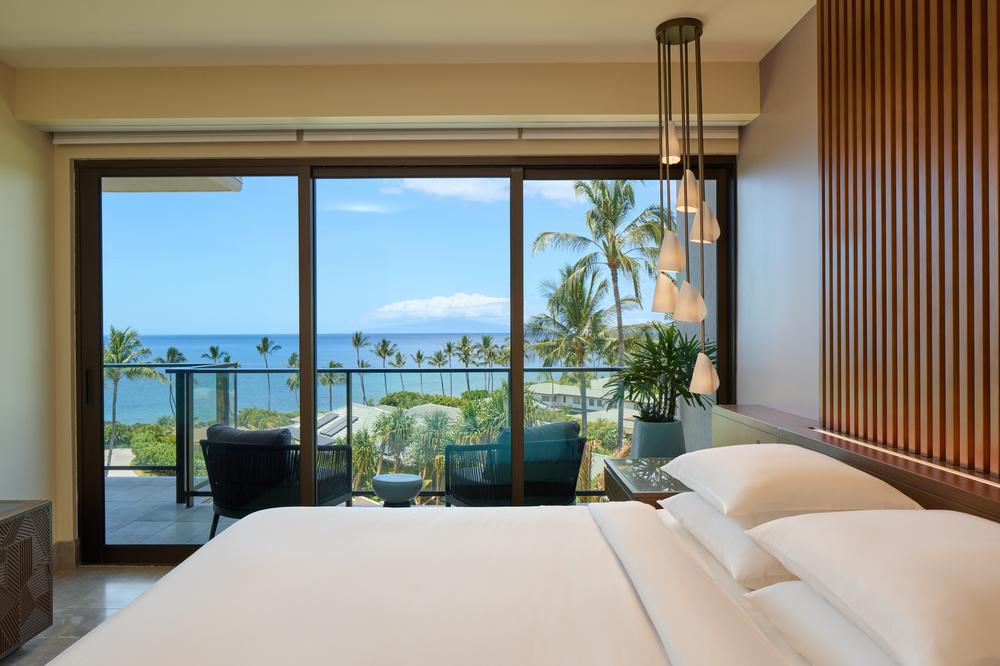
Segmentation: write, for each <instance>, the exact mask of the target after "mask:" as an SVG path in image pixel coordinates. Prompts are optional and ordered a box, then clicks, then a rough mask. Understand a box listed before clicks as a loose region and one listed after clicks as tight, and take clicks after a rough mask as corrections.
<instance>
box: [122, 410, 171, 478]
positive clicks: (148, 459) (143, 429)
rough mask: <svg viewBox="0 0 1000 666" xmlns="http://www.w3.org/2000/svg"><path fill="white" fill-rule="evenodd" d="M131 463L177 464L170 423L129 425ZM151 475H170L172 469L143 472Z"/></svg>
mask: <svg viewBox="0 0 1000 666" xmlns="http://www.w3.org/2000/svg"><path fill="white" fill-rule="evenodd" d="M130 430H131V432H130V433H129V435H130V440H131V444H132V453H133V455H134V456H135V457H134V458H133V459H132V464H133V465H137V466H138V465H175V464H177V445H176V431H175V430H174V427H173V424H172V423H165V422H163V421H162V420H161V421H160V422H158V423H140V424H136V425H134V426H131V427H130ZM143 473H144V474H151V475H157V476H162V475H167V476H172V475H173V474H174V472H173V471H162V472H156V471H150V472H143Z"/></svg>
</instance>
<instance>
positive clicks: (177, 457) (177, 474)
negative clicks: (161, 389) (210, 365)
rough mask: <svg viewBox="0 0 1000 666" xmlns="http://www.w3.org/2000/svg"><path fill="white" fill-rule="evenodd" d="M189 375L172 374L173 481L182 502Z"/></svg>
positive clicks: (183, 496) (185, 496)
mask: <svg viewBox="0 0 1000 666" xmlns="http://www.w3.org/2000/svg"><path fill="white" fill-rule="evenodd" d="M190 379H191V377H190V376H189V375H188V374H187V373H186V372H177V373H176V374H175V375H174V405H175V408H176V410H177V415H176V417H175V420H174V431H175V434H174V447H175V450H174V482H175V485H176V486H177V498H176V499H177V503H178V504H183V503H185V502H186V501H187V492H186V490H187V489H186V487H185V480H186V479H187V474H186V473H185V470H186V468H187V464H186V459H187V441H186V440H187V421H188V406H189V405H188V400H187V393H188V392H187V385H188V382H189V381H190Z"/></svg>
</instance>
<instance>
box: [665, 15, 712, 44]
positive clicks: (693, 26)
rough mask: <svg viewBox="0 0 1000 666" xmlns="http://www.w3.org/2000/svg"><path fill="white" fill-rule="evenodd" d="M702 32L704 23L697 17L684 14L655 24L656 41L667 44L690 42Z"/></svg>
mask: <svg viewBox="0 0 1000 666" xmlns="http://www.w3.org/2000/svg"><path fill="white" fill-rule="evenodd" d="M702 32H704V24H703V23H702V22H701V21H700V20H699V19H696V18H691V17H690V16H685V17H682V18H675V19H670V20H669V21H664V22H663V23H661V24H660V25H658V26H656V41H658V42H659V43H660V44H665V45H668V46H679V45H681V44H690V43H691V42H693V41H694V40H696V39H697V38H699V37H701V33H702Z"/></svg>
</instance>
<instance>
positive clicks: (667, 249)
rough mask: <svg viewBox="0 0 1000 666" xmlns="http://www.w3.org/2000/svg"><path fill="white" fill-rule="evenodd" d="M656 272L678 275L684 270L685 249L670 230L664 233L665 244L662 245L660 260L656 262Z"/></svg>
mask: <svg viewBox="0 0 1000 666" xmlns="http://www.w3.org/2000/svg"><path fill="white" fill-rule="evenodd" d="M656 270H658V271H660V272H665V271H667V272H671V273H678V272H680V271H682V270H684V247H683V246H682V245H681V241H680V239H679V238H677V234H675V233H674V232H672V231H670V230H669V229H666V230H664V232H663V242H662V243H660V258H659V260H658V261H657V262H656Z"/></svg>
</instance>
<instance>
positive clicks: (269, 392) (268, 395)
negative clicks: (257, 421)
mask: <svg viewBox="0 0 1000 666" xmlns="http://www.w3.org/2000/svg"><path fill="white" fill-rule="evenodd" d="M264 369H265V370H267V355H266V354H265V355H264ZM265 376H266V377H267V411H271V373H270V372H268V373H265Z"/></svg>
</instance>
